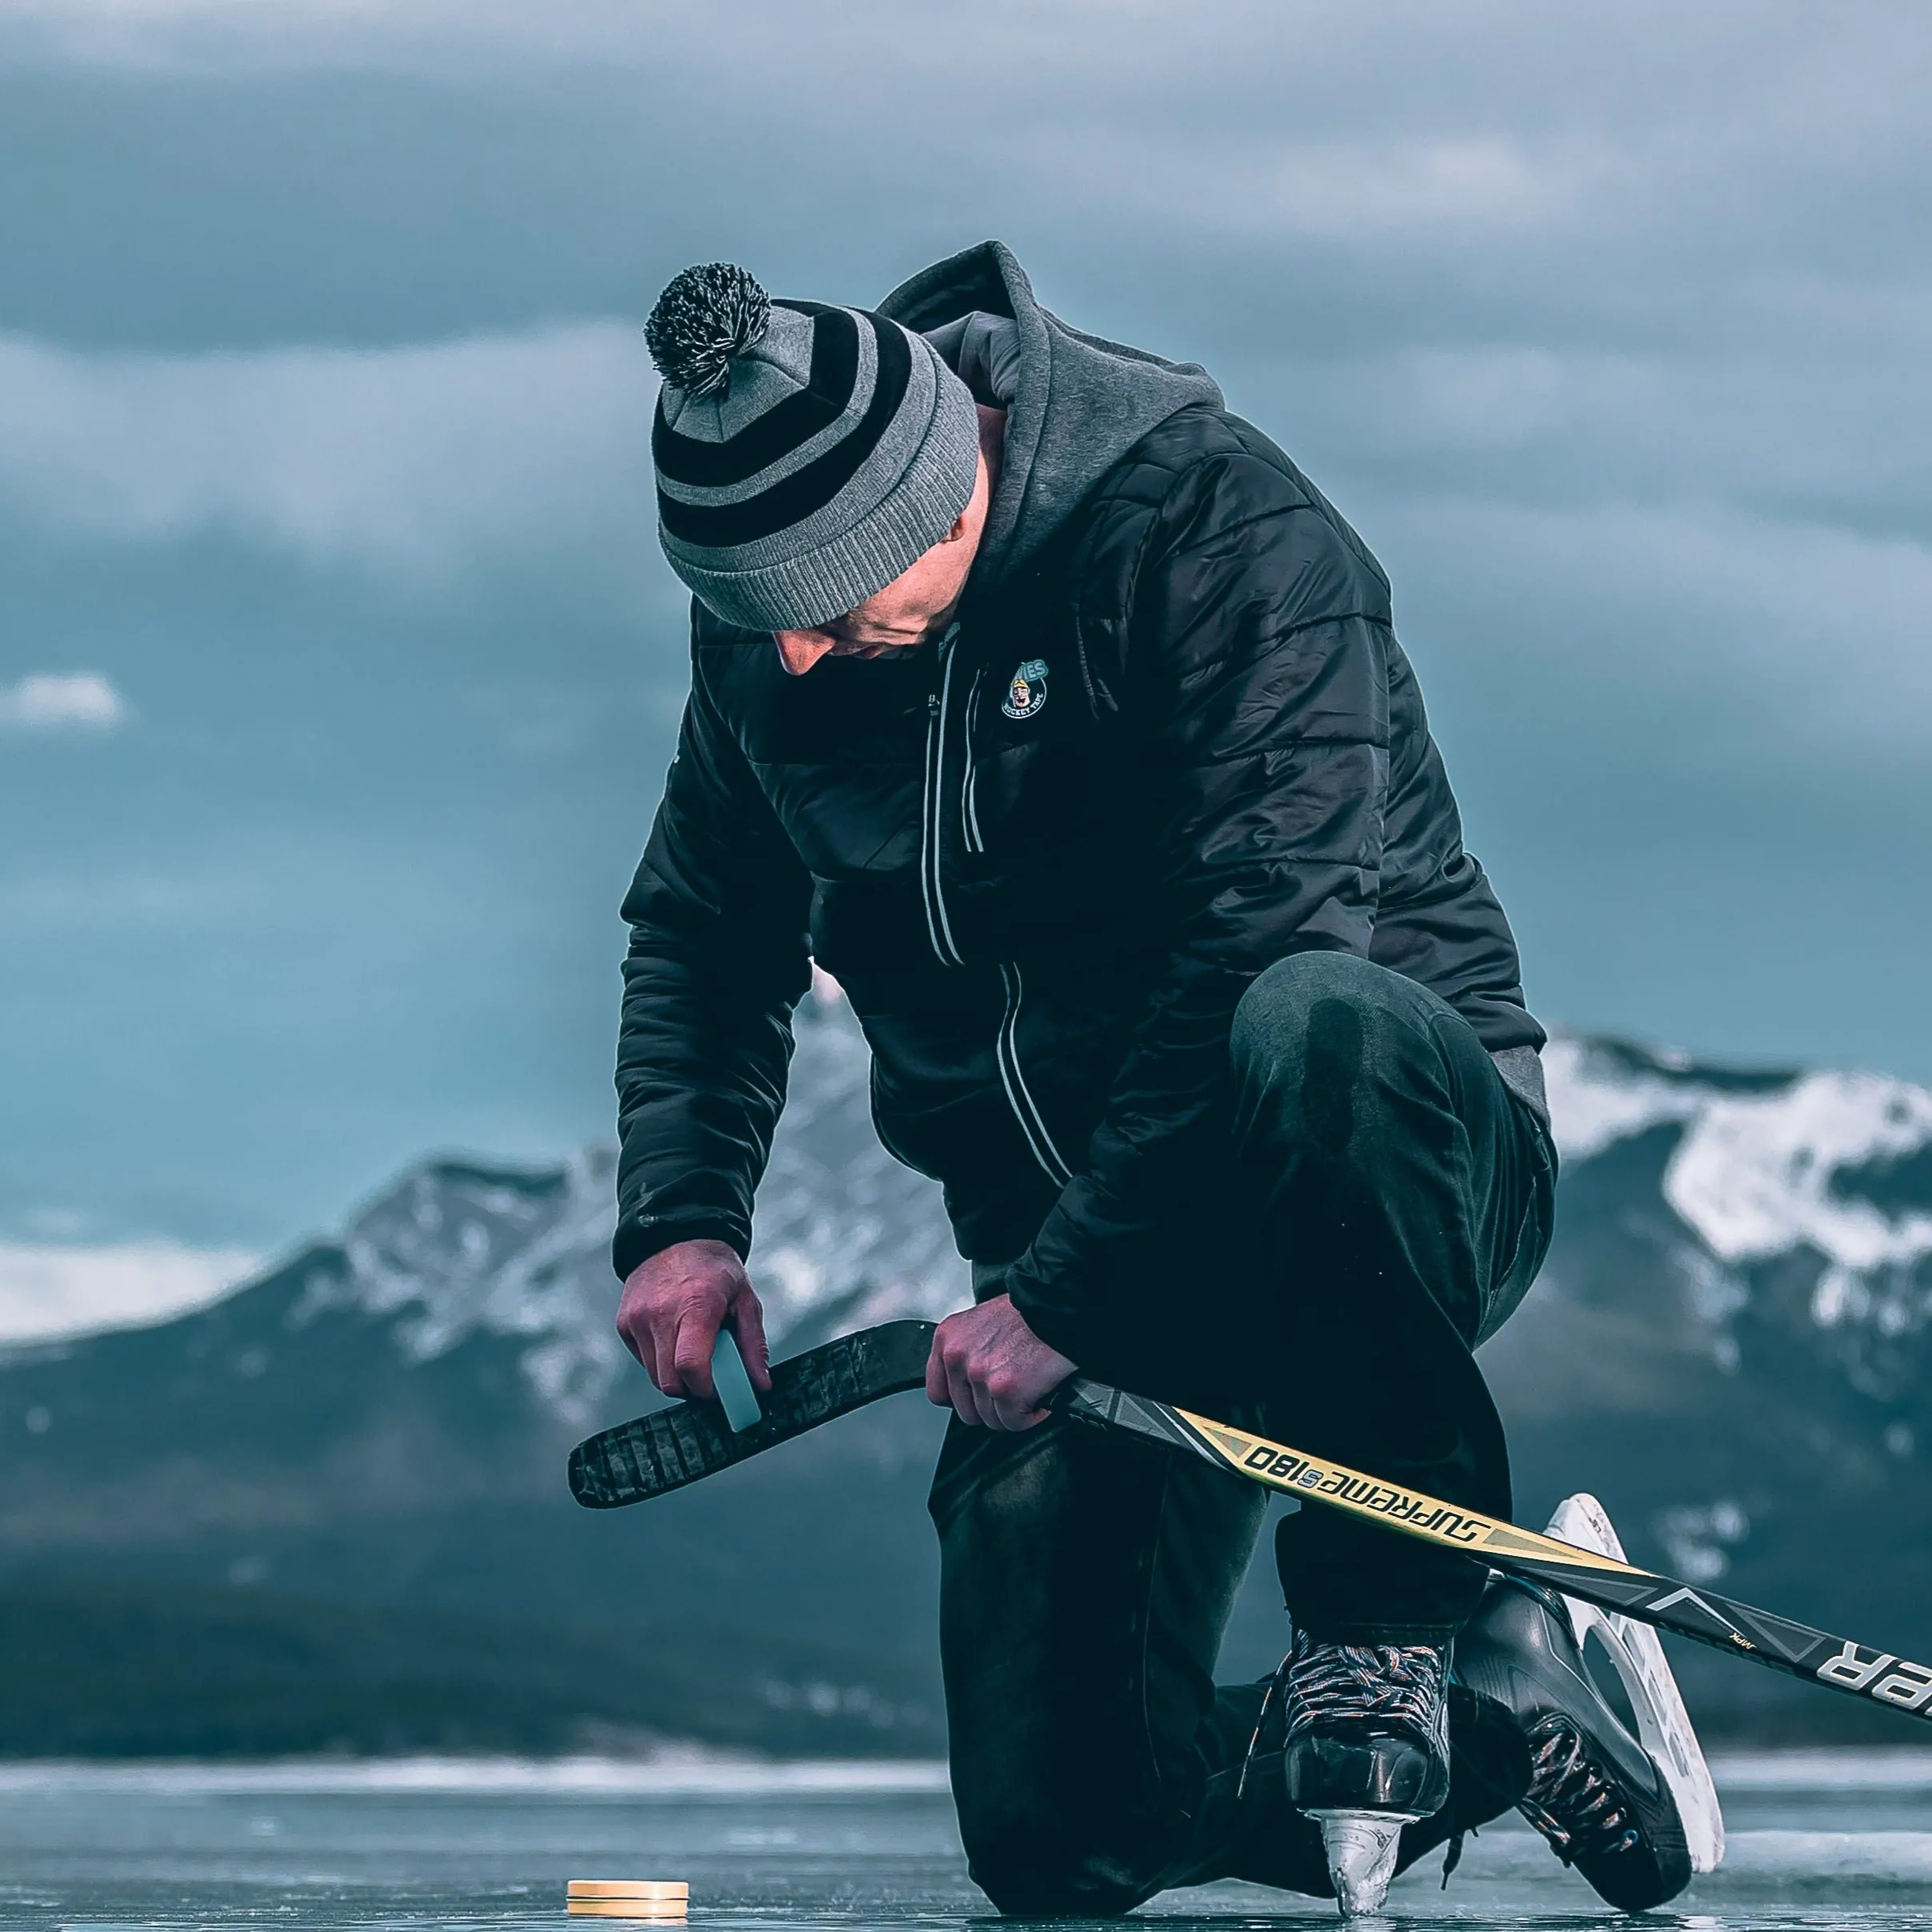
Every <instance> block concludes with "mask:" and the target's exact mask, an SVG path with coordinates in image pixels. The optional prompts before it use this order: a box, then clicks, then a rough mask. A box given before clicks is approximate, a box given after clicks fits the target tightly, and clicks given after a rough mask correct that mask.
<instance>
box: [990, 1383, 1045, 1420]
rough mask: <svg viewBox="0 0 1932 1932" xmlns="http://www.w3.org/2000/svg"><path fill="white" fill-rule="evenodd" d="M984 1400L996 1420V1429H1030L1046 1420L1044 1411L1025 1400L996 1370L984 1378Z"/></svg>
mask: <svg viewBox="0 0 1932 1932" xmlns="http://www.w3.org/2000/svg"><path fill="white" fill-rule="evenodd" d="M986 1400H987V1401H988V1402H990V1403H991V1405H992V1408H993V1413H994V1416H995V1417H996V1418H998V1419H997V1420H996V1421H995V1422H994V1425H993V1426H994V1428H996V1429H1011V1430H1021V1429H1032V1428H1034V1427H1036V1426H1038V1424H1040V1423H1042V1422H1045V1421H1046V1410H1044V1409H1039V1408H1036V1407H1034V1405H1033V1404H1032V1403H1031V1402H1028V1401H1027V1400H1026V1399H1025V1398H1024V1397H1023V1396H1022V1394H1021V1393H1020V1391H1019V1390H1018V1387H1017V1386H1015V1384H1014V1382H1013V1380H1012V1379H1011V1378H1010V1377H1009V1376H1007V1375H1006V1374H1002V1372H1001V1371H1000V1370H997V1369H996V1370H994V1372H993V1373H992V1374H990V1375H989V1376H988V1377H987V1378H986Z"/></svg>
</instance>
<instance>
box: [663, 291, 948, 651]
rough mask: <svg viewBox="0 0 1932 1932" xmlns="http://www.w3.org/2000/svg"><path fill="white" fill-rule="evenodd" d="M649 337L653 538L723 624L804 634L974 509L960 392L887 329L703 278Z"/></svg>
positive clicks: (865, 313) (850, 313)
mask: <svg viewBox="0 0 1932 1932" xmlns="http://www.w3.org/2000/svg"><path fill="white" fill-rule="evenodd" d="M644 337H645V340H646V342H647V343H648V344H649V345H650V354H651V360H652V361H653V362H655V363H656V365H657V366H658V373H659V374H661V375H662V377H663V378H664V387H663V390H662V392H661V393H660V394H659V395H658V409H657V415H656V418H655V420H654V422H653V424H652V427H651V438H650V448H651V456H652V459H653V461H654V464H655V466H656V469H657V477H658V536H659V538H660V539H661V540H662V542H663V545H664V554H665V555H666V557H667V558H669V559H670V566H671V568H672V569H673V570H675V571H676V572H677V573H678V575H679V576H680V577H681V578H683V580H684V581H685V582H686V584H688V585H689V586H690V588H691V590H693V591H694V593H695V594H696V595H697V596H698V598H700V599H701V600H702V602H704V603H705V604H706V605H707V606H710V609H711V610H714V612H716V614H718V616H719V617H721V618H723V619H724V620H725V622H726V623H729V624H736V625H740V626H743V627H744V628H745V629H746V630H807V629H810V627H811V626H814V625H817V624H822V623H824V622H826V621H827V620H828V619H829V618H835V617H839V616H842V614H844V613H845V612H846V611H848V610H851V609H853V608H854V606H856V605H858V604H862V603H863V602H865V600H866V598H869V597H870V596H871V595H872V594H874V592H875V591H878V590H883V589H884V588H885V587H886V585H887V584H889V583H890V582H892V580H893V579H894V578H895V577H898V575H899V574H901V573H902V572H903V571H904V570H906V569H907V568H908V567H909V566H910V565H911V564H912V563H913V562H914V561H915V560H916V559H917V558H919V557H920V556H922V555H923V554H925V552H926V551H927V550H930V549H931V548H932V546H934V544H935V543H937V542H938V541H939V540H940V538H942V537H943V536H945V534H946V532H947V531H948V530H950V529H951V528H952V526H953V525H954V522H955V521H956V520H957V519H958V517H959V515H960V514H961V512H962V511H963V510H965V509H966V506H967V504H968V503H969V502H971V501H972V496H973V486H974V482H975V481H976V479H977V478H978V464H979V423H978V416H977V414H975V412H974V406H973V396H972V392H971V391H970V390H969V389H968V388H967V387H966V385H965V384H964V383H963V382H961V381H960V379H959V378H958V376H956V375H955V374H954V373H953V372H952V370H950V369H949V368H948V367H947V366H946V363H945V362H943V361H942V359H941V358H940V356H939V354H938V351H937V350H934V347H933V346H932V345H931V344H930V342H927V341H926V338H924V337H923V336H919V335H914V334H912V333H911V332H910V330H906V329H903V328H902V327H901V326H899V324H898V323H897V322H892V321H890V320H888V319H887V318H886V317H885V316H883V315H874V314H872V313H871V311H870V310H866V309H842V308H828V307H826V306H824V305H823V304H822V303H818V302H773V301H772V300H770V298H769V297H767V296H766V293H765V291H764V290H762V288H760V287H759V286H758V284H757V282H754V281H753V280H752V278H750V276H749V275H748V274H746V273H745V271H744V270H742V268H734V267H733V266H731V265H730V263H729V262H712V263H710V264H709V265H708V266H705V267H702V268H687V269H686V270H685V271H684V273H683V274H682V275H680V276H678V278H677V279H676V280H675V281H674V282H672V283H671V284H670V286H669V287H668V288H666V290H665V291H664V293H663V294H662V296H660V297H659V298H658V306H656V307H655V308H654V309H653V310H651V312H650V321H649V322H647V323H646V325H645V329H644Z"/></svg>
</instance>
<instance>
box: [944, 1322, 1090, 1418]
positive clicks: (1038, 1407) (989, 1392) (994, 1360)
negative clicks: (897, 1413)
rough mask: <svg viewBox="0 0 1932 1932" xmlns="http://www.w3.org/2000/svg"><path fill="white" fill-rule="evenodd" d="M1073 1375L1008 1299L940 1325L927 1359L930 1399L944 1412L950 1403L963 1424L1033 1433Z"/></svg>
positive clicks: (1053, 1349)
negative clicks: (1051, 1398)
mask: <svg viewBox="0 0 1932 1932" xmlns="http://www.w3.org/2000/svg"><path fill="white" fill-rule="evenodd" d="M1073 1373H1074V1363H1072V1362H1069V1361H1068V1360H1067V1358H1066V1357H1065V1356H1064V1355H1062V1354H1061V1353H1060V1351H1059V1350H1058V1349H1057V1348H1050V1347H1048V1346H1047V1345H1046V1343H1045V1342H1042V1340H1041V1339H1040V1338H1039V1337H1038V1335H1036V1334H1034V1332H1033V1330H1031V1329H1030V1328H1029V1327H1028V1326H1026V1317H1025V1316H1024V1315H1023V1314H1021V1313H1020V1311H1019V1310H1018V1309H1017V1308H1015V1307H1014V1306H1013V1303H1012V1302H1011V1301H1010V1299H1009V1298H1007V1297H1006V1296H1005V1295H1003V1294H1001V1295H995V1296H994V1298H993V1299H992V1300H991V1301H990V1302H981V1303H980V1305H979V1306H978V1307H977V1308H968V1309H964V1310H962V1311H961V1312H960V1313H959V1314H956V1315H948V1316H947V1317H946V1319H945V1320H944V1321H943V1322H941V1323H940V1324H939V1332H938V1334H936V1335H934V1337H933V1352H932V1354H930V1356H928V1357H927V1358H926V1394H927V1396H928V1397H930V1399H931V1400H932V1401H933V1402H936V1403H937V1404H938V1406H940V1407H941V1408H942V1409H943V1408H945V1407H946V1405H947V1404H948V1403H950V1404H951V1406H952V1407H953V1409H954V1411H955V1412H956V1413H957V1414H958V1417H959V1419H960V1421H962V1422H978V1423H982V1424H983V1425H984V1426H986V1428H988V1429H1031V1428H1032V1427H1033V1426H1034V1425H1035V1424H1036V1423H1038V1422H1045V1421H1046V1409H1045V1408H1044V1407H1043V1406H1042V1404H1043V1403H1044V1402H1046V1398H1047V1397H1048V1396H1050V1394H1053V1392H1054V1390H1055V1389H1057V1388H1058V1387H1059V1386H1060V1385H1061V1383H1062V1382H1065V1381H1066V1378H1067V1377H1068V1376H1070V1374H1073Z"/></svg>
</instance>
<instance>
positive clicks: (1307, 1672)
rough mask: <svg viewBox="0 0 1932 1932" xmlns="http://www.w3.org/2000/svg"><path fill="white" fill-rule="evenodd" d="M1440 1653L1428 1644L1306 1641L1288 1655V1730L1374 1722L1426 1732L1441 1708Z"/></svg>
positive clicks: (1442, 1673) (1444, 1662) (1444, 1660)
mask: <svg viewBox="0 0 1932 1932" xmlns="http://www.w3.org/2000/svg"><path fill="white" fill-rule="evenodd" d="M1447 1661H1448V1660H1447V1658H1446V1654H1445V1653H1444V1652H1442V1651H1441V1650H1436V1649H1435V1648H1434V1647H1433V1646H1429V1645H1422V1644H1418V1645H1407V1644H1348V1643H1307V1642H1305V1641H1304V1640H1301V1639H1299V1638H1298V1640H1297V1642H1296V1644H1295V1647H1294V1650H1292V1651H1290V1653H1289V1656H1288V1659H1287V1662H1286V1672H1287V1679H1288V1697H1287V1709H1288V1730H1289V1734H1290V1736H1292V1735H1293V1734H1294V1733H1295V1732H1296V1731H1298V1730H1301V1729H1302V1727H1303V1726H1306V1725H1309V1724H1312V1723H1314V1722H1317V1721H1318V1720H1322V1719H1326V1718H1384V1719H1389V1720H1394V1721H1396V1722H1402V1721H1404V1720H1406V1722H1410V1723H1412V1724H1415V1725H1418V1726H1420V1727H1421V1728H1422V1730H1432V1729H1433V1728H1434V1726H1435V1724H1436V1723H1437V1722H1438V1717H1439V1714H1440V1713H1441V1710H1442V1691H1443V1680H1444V1678H1445V1675H1446V1670H1447Z"/></svg>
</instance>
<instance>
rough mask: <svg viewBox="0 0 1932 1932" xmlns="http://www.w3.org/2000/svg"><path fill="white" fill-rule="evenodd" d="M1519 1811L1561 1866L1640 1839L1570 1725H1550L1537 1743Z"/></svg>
mask: <svg viewBox="0 0 1932 1932" xmlns="http://www.w3.org/2000/svg"><path fill="white" fill-rule="evenodd" d="M1531 1765H1532V1770H1531V1772H1530V1789H1529V1790H1528V1792H1527V1793H1526V1794H1525V1795H1524V1797H1523V1798H1522V1812H1523V1814H1524V1816H1525V1817H1526V1818H1528V1819H1529V1820H1530V1823H1531V1824H1533V1825H1534V1826H1536V1828H1537V1830H1539V1831H1540V1832H1542V1834H1543V1836H1544V1837H1545V1838H1547V1839H1548V1840H1549V1841H1550V1845H1551V1846H1552V1847H1553V1848H1554V1850H1555V1852H1556V1854H1557V1856H1558V1858H1561V1859H1562V1861H1563V1862H1564V1863H1565V1864H1566V1865H1573V1864H1574V1863H1575V1862H1576V1861H1577V1860H1578V1858H1587V1857H1590V1856H1593V1855H1594V1856H1600V1855H1602V1854H1605V1853H1607V1852H1619V1851H1628V1850H1630V1849H1631V1848H1632V1847H1633V1846H1635V1845H1636V1844H1637V1843H1638V1840H1639V1838H1640V1836H1641V1834H1639V1832H1638V1830H1637V1827H1636V1826H1635V1825H1634V1824H1633V1823H1632V1822H1630V1817H1629V1815H1628V1814H1626V1812H1625V1810H1623V1807H1622V1806H1621V1805H1620V1804H1619V1803H1618V1800H1617V1794H1616V1792H1615V1791H1614V1790H1613V1789H1612V1787H1611V1786H1610V1782H1609V1781H1608V1780H1607V1779H1606V1778H1605V1777H1604V1775H1603V1774H1602V1772H1601V1771H1599V1770H1598V1769H1597V1767H1596V1766H1594V1764H1592V1763H1591V1762H1590V1755H1589V1753H1588V1752H1587V1751H1586V1750H1585V1749H1584V1747H1583V1739H1582V1735H1581V1734H1579V1733H1578V1731H1577V1730H1575V1728H1574V1726H1570V1725H1568V1724H1565V1723H1562V1722H1557V1723H1554V1724H1552V1725H1551V1726H1550V1727H1549V1728H1548V1730H1546V1731H1545V1733H1544V1734H1543V1736H1542V1738H1540V1739H1539V1740H1538V1742H1537V1744H1536V1746H1535V1750H1534V1754H1533V1755H1532V1758H1531Z"/></svg>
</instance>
